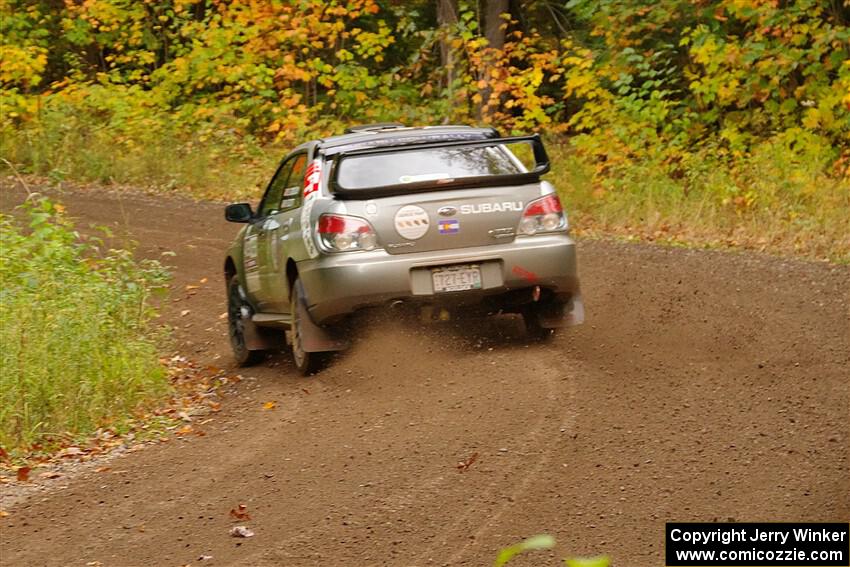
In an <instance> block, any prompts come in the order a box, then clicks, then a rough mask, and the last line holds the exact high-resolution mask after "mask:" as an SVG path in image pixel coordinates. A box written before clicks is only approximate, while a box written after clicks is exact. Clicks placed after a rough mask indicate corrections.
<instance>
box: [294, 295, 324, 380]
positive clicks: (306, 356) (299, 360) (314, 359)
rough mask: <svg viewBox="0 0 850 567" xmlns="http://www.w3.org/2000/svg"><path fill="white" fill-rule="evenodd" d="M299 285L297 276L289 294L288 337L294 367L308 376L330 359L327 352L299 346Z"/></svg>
mask: <svg viewBox="0 0 850 567" xmlns="http://www.w3.org/2000/svg"><path fill="white" fill-rule="evenodd" d="M300 290H301V285H300V282H299V280H298V278H296V279H295V281H294V282H293V283H292V293H291V294H290V304H289V308H290V313H291V314H292V329H291V332H290V337H291V340H292V360H293V362H294V363H295V368H296V369H298V372H299V373H301V375H302V376H310V375H312V374H315V373H316V372H318V371H320V370H321V369H322V368H324V367H325V366H326V365H327V363H328V361H329V360H330V357H331V353H329V352H305V351H304V349H303V348H302V347H301V318H300V317H299V315H298V309H297V306H298V304H299V303H300V302H301V291H300Z"/></svg>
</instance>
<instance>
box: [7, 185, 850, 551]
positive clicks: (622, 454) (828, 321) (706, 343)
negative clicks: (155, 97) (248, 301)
mask: <svg viewBox="0 0 850 567" xmlns="http://www.w3.org/2000/svg"><path fill="white" fill-rule="evenodd" d="M20 198H21V195H20V192H16V191H12V190H10V189H8V188H7V189H4V192H3V199H2V208H3V210H9V208H10V207H11V206H12V205H13V204H14V203H15V202H18V201H20ZM61 198H62V200H63V201H64V202H65V204H66V205H67V206H68V209H69V211H70V213H71V214H73V215H75V216H77V217H78V218H80V219H81V221H82V222H84V223H89V222H94V223H99V224H105V225H109V226H112V227H113V228H114V229H116V230H118V232H119V233H122V232H123V231H126V232H128V233H129V234H131V235H132V236H133V237H134V238H135V239H137V240H138V241H139V242H140V244H141V251H142V252H143V253H144V254H147V255H149V256H159V255H160V254H161V252H163V251H166V250H172V251H174V252H175V253H176V256H175V257H174V258H171V259H170V260H169V262H170V263H171V264H172V265H173V266H174V267H175V274H176V276H175V278H176V279H175V282H174V288H175V289H176V290H182V289H183V287H184V286H185V285H186V284H197V283H198V282H199V280H201V279H202V278H205V277H207V278H209V281H208V283H207V284H203V285H202V286H201V289H200V290H199V291H198V293H197V294H196V295H194V296H191V297H184V296H183V295H182V294H180V293H179V292H177V293H175V298H179V299H180V300H179V301H177V302H174V303H171V304H170V305H169V307H168V313H166V318H167V319H168V320H169V321H170V322H171V323H172V324H174V325H176V327H177V348H179V350H180V351H181V352H182V353H184V354H185V355H186V356H189V357H192V358H193V359H195V360H198V361H199V362H201V363H211V364H217V365H220V366H225V367H226V366H230V365H232V363H231V359H230V355H229V351H228V347H227V340H226V335H225V333H226V327H225V324H224V322H223V321H222V320H220V319H219V315H220V314H221V313H222V312H224V303H223V297H224V295H223V289H224V288H223V282H222V278H221V262H222V252H223V250H224V248H225V245H226V244H227V243H228V241H229V240H230V238H231V237H232V235H233V234H234V233H235V232H236V228H237V227H235V226H234V225H228V224H227V223H225V222H224V221H223V218H222V217H223V215H222V209H221V207H220V206H218V205H211V204H197V203H193V202H190V201H185V200H181V199H177V198H168V197H151V196H141V195H132V194H124V195H117V194H106V193H102V192H78V193H68V194H65V195H64V196H62V197H61ZM580 269H581V276H582V282H583V287H584V295H585V300H586V305H587V312H588V317H587V323H586V324H585V325H584V326H582V327H580V328H576V329H572V330H568V331H567V332H564V333H562V334H560V335H559V336H558V337H557V338H556V339H555V340H554V341H553V342H552V343H551V344H546V345H541V344H529V343H528V342H527V341H526V340H525V339H524V337H523V335H522V332H521V330H520V325H519V322H518V321H516V320H514V319H512V318H504V319H498V320H495V321H492V322H490V323H489V324H486V325H483V326H482V325H474V326H472V325H468V327H473V328H457V327H456V326H452V325H448V324H445V325H432V326H428V327H422V328H410V327H402V326H399V325H398V324H397V323H390V322H387V323H385V324H383V325H380V326H374V325H373V326H372V327H371V328H367V329H364V330H363V331H362V333H361V336H360V337H358V340H357V342H356V344H355V346H354V348H353V350H352V351H351V352H349V353H347V354H346V355H345V356H344V357H343V358H341V359H340V360H338V361H337V362H336V363H335V364H334V365H333V366H332V367H331V368H330V369H328V370H326V371H324V372H322V373H321V374H319V375H317V376H315V377H312V378H308V379H305V378H300V377H298V376H296V375H295V373H294V372H293V369H292V366H291V363H290V361H289V359H288V358H287V356H285V355H277V356H273V357H271V358H270V359H269V360H268V361H267V362H265V363H264V364H261V365H260V366H257V367H254V368H250V369H246V370H240V371H239V372H240V373H241V374H242V375H243V376H244V377H245V380H243V382H241V383H240V385H239V386H238V390H237V392H236V393H234V394H232V395H230V396H229V397H227V398H226V399H225V401H224V404H223V409H222V411H221V412H220V413H218V414H216V415H215V418H214V420H213V421H212V422H210V423H208V424H207V425H205V426H203V428H204V430H205V432H206V435H205V436H204V437H194V436H193V437H187V438H183V439H176V438H175V439H172V440H171V441H169V442H168V443H165V444H161V445H157V446H153V447H149V448H146V449H145V450H143V451H139V452H135V453H130V454H127V455H125V456H123V457H121V458H120V459H119V460H118V461H116V462H115V463H114V464H113V469H114V470H115V469H120V470H121V471H123V472H122V473H121V474H112V473H97V472H94V471H93V470H86V471H84V472H81V473H80V474H78V475H77V476H75V477H73V478H71V479H70V480H68V479H65V480H62V481H57V482H56V483H55V486H53V487H52V488H48V489H47V490H45V491H39V492H35V493H32V494H31V495H30V496H29V497H27V498H18V499H17V501H16V502H14V503H13V505H12V506H11V507H10V508H7V510H8V512H9V515H8V516H7V517H5V518H2V519H0V528H2V529H0V544H2V548H0V550H1V551H2V557H1V558H0V563H2V565H4V566H33V565H80V566H83V565H102V566H104V567H109V566H136V565H139V566H142V565H156V566H175V567H176V566H179V565H186V564H189V565H258V566H273V565H274V566H278V565H280V566H284V565H286V566H307V565H353V566H369V565H411V566H413V565H416V566H428V565H489V564H492V561H493V558H494V557H495V554H496V552H497V550H498V549H499V548H501V547H504V546H506V545H509V544H512V543H515V542H516V541H518V540H520V539H522V538H524V537H528V536H531V535H535V534H540V533H549V534H552V535H554V536H555V537H556V538H557V540H558V543H559V547H558V549H557V551H556V552H553V553H548V552H542V553H535V554H533V555H529V556H527V557H525V558H523V559H521V560H518V561H517V562H516V564H517V565H558V564H559V563H558V562H557V561H556V558H557V557H558V556H563V555H566V554H570V555H576V554H583V555H592V554H598V553H608V554H610V555H611V556H612V557H613V559H614V562H615V563H614V564H615V565H617V566H631V565H635V566H643V565H662V564H663V541H664V539H663V534H664V523H665V522H666V521H715V520H716V521H730V520H737V521H847V520H848V519H850V464H848V444H850V338H849V335H850V331H849V330H848V319H850V314H849V312H848V306H849V305H850V298H848V289H850V270H848V268H847V267H835V266H829V265H824V264H815V263H806V262H801V261H794V260H783V259H776V258H769V257H765V256H759V255H752V254H737V253H730V252H711V251H697V250H683V249H671V248H660V247H655V246H649V245H637V244H621V243H612V242H603V241H583V242H581V243H580ZM185 310H189V313H188V314H187V315H185V316H179V313H180V312H181V311H185ZM268 401H276V402H277V406H276V409H274V410H266V409H263V404H264V403H265V402H268ZM474 453H477V454H478V458H477V461H476V462H474V463H473V464H472V465H471V466H470V467H469V469H468V470H466V471H465V472H460V471H459V470H458V469H457V464H458V462H459V461H462V460H465V459H468V458H469V457H470V456H471V455H473V454H474ZM3 489H4V490H8V488H6V487H4V488H3ZM7 500H8V494H7ZM8 501H11V500H8ZM240 503H241V504H245V505H246V506H247V507H248V511H249V512H250V514H251V516H252V519H251V521H249V522H244V523H245V525H247V526H248V527H250V528H251V529H252V530H253V531H254V532H255V534H256V535H255V536H254V537H252V538H250V539H241V540H237V539H234V538H231V537H229V536H228V530H229V528H230V527H231V526H232V525H233V522H232V521H231V519H230V518H229V517H228V512H229V510H230V509H231V508H234V507H236V506H237V505H238V504H240ZM201 556H212V559H206V560H204V561H200V560H199V558H200V557H201Z"/></svg>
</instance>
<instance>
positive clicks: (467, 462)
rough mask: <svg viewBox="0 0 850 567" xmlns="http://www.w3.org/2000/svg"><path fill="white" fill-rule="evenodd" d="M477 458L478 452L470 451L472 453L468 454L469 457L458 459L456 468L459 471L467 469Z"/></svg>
mask: <svg viewBox="0 0 850 567" xmlns="http://www.w3.org/2000/svg"><path fill="white" fill-rule="evenodd" d="M477 460H478V453H477V452H475V453H472V455H470V456H469V458H468V459H466V460H465V461H458V463H457V470H458V471H460V472H463V471H465V470H467V469H469V467H471V466H472V463H474V462H475V461H477Z"/></svg>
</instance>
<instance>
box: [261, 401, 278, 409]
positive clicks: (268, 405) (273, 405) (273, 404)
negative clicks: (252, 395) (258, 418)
mask: <svg viewBox="0 0 850 567" xmlns="http://www.w3.org/2000/svg"><path fill="white" fill-rule="evenodd" d="M276 407H277V402H266V403H264V404H263V409H268V410H272V409H274V408H276Z"/></svg>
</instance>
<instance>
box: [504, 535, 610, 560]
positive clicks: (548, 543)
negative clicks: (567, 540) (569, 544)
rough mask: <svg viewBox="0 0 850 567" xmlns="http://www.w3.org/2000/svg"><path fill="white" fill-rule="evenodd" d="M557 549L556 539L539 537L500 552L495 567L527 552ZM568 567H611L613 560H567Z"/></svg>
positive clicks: (598, 558)
mask: <svg viewBox="0 0 850 567" xmlns="http://www.w3.org/2000/svg"><path fill="white" fill-rule="evenodd" d="M553 547H555V538H553V537H552V536H550V535H537V536H534V537H530V538H528V539H526V540H523V541H521V542H519V543H517V544H514V545H512V546H510V547H506V548H504V549H502V550H501V551H499V555H498V556H497V557H496V562H495V563H494V564H493V565H494V567H502V566H503V565H505V564H507V563H508V562H509V561H510V560H511V559H513V558H514V557H516V556H517V555H519V554H521V553H525V552H526V551H539V550H543V549H552V548H553ZM564 565H565V566H566V567H609V565H611V560H610V559H609V558H608V557H607V556H599V557H590V558H588V557H585V558H581V557H579V558H573V559H565V560H564Z"/></svg>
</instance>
